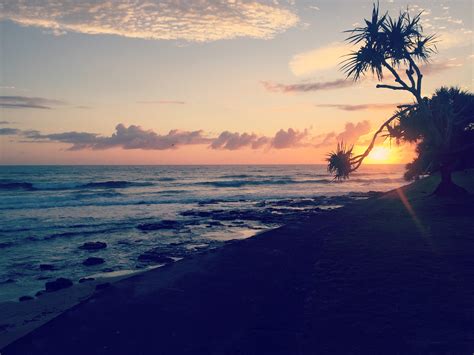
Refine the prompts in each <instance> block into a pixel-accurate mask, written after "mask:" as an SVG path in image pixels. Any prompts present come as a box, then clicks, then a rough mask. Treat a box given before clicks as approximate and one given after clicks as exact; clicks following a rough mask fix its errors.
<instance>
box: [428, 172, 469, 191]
mask: <svg viewBox="0 0 474 355" xmlns="http://www.w3.org/2000/svg"><path fill="white" fill-rule="evenodd" d="M451 173H452V170H451V168H450V167H449V166H446V165H443V166H442V167H441V169H440V175H441V182H440V183H439V185H438V187H437V188H436V190H435V191H434V192H433V194H434V195H437V196H448V197H456V196H464V195H467V194H468V192H467V191H466V190H465V189H463V188H462V187H461V186H459V185H456V184H455V183H454V182H453V179H452V176H451Z"/></svg>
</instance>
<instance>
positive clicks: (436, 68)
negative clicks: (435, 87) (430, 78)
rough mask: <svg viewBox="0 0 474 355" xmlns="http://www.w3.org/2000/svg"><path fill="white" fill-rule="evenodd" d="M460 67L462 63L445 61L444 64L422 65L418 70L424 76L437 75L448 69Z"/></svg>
mask: <svg viewBox="0 0 474 355" xmlns="http://www.w3.org/2000/svg"><path fill="white" fill-rule="evenodd" d="M462 66H463V63H460V62H456V61H449V60H447V61H444V62H433V63H428V64H425V65H423V66H422V67H421V68H420V69H421V71H422V72H423V74H425V75H426V74H430V75H434V74H438V73H441V72H444V71H446V70H449V69H453V68H459V67H462Z"/></svg>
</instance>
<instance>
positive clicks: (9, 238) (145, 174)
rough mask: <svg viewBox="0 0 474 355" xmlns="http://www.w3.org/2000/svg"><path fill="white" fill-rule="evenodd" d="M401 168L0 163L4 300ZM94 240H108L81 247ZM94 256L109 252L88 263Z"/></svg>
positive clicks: (307, 210)
mask: <svg viewBox="0 0 474 355" xmlns="http://www.w3.org/2000/svg"><path fill="white" fill-rule="evenodd" d="M402 175H403V166H401V165H367V166H364V167H363V168H362V169H361V170H360V171H359V172H357V173H355V174H354V175H353V176H352V177H351V179H350V180H347V181H344V182H335V181H334V180H333V179H332V177H331V176H330V175H328V174H327V172H326V167H325V166H324V165H265V166H260V165H249V166H244V165H238V166H227V165H226V166H1V167H0V302H1V301H7V300H15V299H18V297H19V296H23V295H34V294H35V293H36V292H37V291H38V290H41V289H43V288H44V284H45V282H47V281H50V280H54V279H56V278H58V277H67V278H70V279H71V280H73V281H74V282H77V281H78V280H79V279H80V278H82V277H87V276H91V275H92V276H94V275H102V276H104V275H105V276H106V275H116V274H118V273H132V272H134V271H136V270H141V269H144V268H149V267H153V266H156V265H159V264H161V261H162V257H167V258H170V257H171V258H173V259H174V260H178V259H179V258H183V257H186V256H188V255H191V254H193V253H199V252H202V251H205V250H209V249H213V248H218V247H220V246H222V245H223V244H225V243H227V242H229V241H231V240H234V239H242V238H248V237H250V236H252V235H254V234H256V233H258V232H261V231H263V230H267V229H271V228H276V227H278V226H280V225H283V224H285V223H291V222H292V221H298V220H301V219H304V218H309V217H311V216H312V215H314V214H317V213H321V210H327V209H332V208H338V207H341V206H343V205H345V204H347V203H351V201H354V200H357V199H361V198H366V197H367V196H368V194H367V193H368V192H369V191H387V190H390V189H393V188H395V187H398V186H401V185H403V184H404V181H403V178H402ZM97 241H100V242H103V243H106V244H107V247H106V248H104V249H100V250H95V251H91V250H85V249H81V246H82V245H83V244H84V243H86V242H97ZM91 256H93V257H100V258H102V259H104V262H103V263H102V264H100V265H94V266H85V265H83V261H84V260H85V259H87V258H88V257H91ZM160 258H161V259H160ZM42 264H43V265H44V264H47V265H49V266H46V267H45V266H43V270H42V269H41V268H40V265H42ZM46 269H48V270H46Z"/></svg>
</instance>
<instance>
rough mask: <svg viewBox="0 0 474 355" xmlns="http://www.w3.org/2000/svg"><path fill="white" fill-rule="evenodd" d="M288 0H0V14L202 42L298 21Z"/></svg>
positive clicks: (253, 34)
mask: <svg viewBox="0 0 474 355" xmlns="http://www.w3.org/2000/svg"><path fill="white" fill-rule="evenodd" d="M290 5H291V2H290V4H288V5H287V6H283V5H281V2H280V4H278V3H276V2H274V1H271V0H263V1H252V0H242V1H231V0H229V1H219V2H218V1H213V0H200V1H175V0H161V1H156V0H155V1H151V0H135V1H127V0H113V1H112V0H83V1H74V0H66V1H59V2H58V1H56V0H44V1H39V2H38V1H21V0H20V1H7V2H3V5H0V14H1V15H0V19H9V20H12V21H14V22H17V23H19V24H21V25H23V26H35V27H41V28H44V29H47V30H49V31H50V32H52V33H54V34H64V33H65V32H68V31H71V32H79V33H85V34H109V35H119V36H124V37H130V38H144V39H161V40H184V41H189V42H207V41H216V40H221V39H232V38H238V37H250V38H261V39H268V38H272V37H274V36H275V35H276V34H278V33H280V32H283V31H285V30H287V29H288V28H290V27H293V26H295V25H296V24H297V23H298V22H299V18H298V16H297V15H296V13H295V11H294V10H293V9H292V8H291V6H290Z"/></svg>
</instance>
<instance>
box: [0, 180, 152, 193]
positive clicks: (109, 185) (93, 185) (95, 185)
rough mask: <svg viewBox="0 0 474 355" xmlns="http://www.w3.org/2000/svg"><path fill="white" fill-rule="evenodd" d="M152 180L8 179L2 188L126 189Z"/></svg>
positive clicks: (43, 189)
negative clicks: (28, 180) (62, 181)
mask: <svg viewBox="0 0 474 355" xmlns="http://www.w3.org/2000/svg"><path fill="white" fill-rule="evenodd" d="M153 185H154V184H153V183H151V182H139V181H122V180H110V181H97V182H88V183H72V182H67V183H35V184H33V183H30V182H23V181H7V182H0V190H7V191H8V190H24V191H48V190H54V191H56V190H83V189H91V190H102V189H124V188H130V187H146V186H153Z"/></svg>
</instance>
